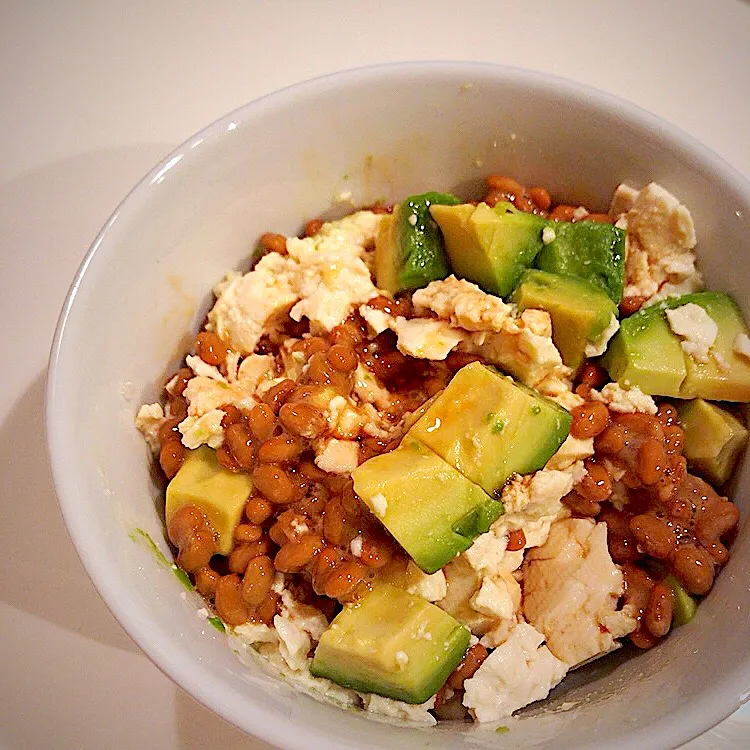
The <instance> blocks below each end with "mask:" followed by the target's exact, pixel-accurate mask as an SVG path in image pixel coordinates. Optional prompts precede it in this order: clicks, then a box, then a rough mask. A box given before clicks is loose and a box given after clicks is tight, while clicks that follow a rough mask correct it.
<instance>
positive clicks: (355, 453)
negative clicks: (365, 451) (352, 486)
mask: <svg viewBox="0 0 750 750" xmlns="http://www.w3.org/2000/svg"><path fill="white" fill-rule="evenodd" d="M358 463H359V443H357V442H356V440H338V439H336V438H330V439H329V440H325V441H324V442H323V445H322V447H321V448H320V450H319V449H318V447H316V450H315V465H316V466H317V467H318V468H319V469H322V470H323V471H327V472H328V473H329V474H351V472H353V471H354V470H355V469H356V468H357V464H358Z"/></svg>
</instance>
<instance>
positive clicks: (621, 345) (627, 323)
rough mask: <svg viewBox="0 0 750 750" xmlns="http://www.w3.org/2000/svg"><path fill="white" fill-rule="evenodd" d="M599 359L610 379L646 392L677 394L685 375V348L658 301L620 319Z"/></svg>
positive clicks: (664, 394) (676, 395)
mask: <svg viewBox="0 0 750 750" xmlns="http://www.w3.org/2000/svg"><path fill="white" fill-rule="evenodd" d="M601 363H602V364H603V365H604V367H605V368H606V369H607V372H609V376H610V377H611V378H612V380H616V381H618V382H619V383H621V384H623V385H627V386H638V388H640V389H641V390H642V391H643V392H644V393H648V394H649V395H659V396H673V397H679V396H680V388H681V386H682V383H683V381H684V380H685V376H686V375H687V368H686V366H685V357H684V352H683V351H682V347H681V346H680V342H679V339H678V338H677V337H676V336H675V335H674V334H673V333H672V330H671V329H670V327H669V323H667V319H666V317H665V315H664V309H663V306H662V305H661V304H657V305H652V306H651V307H646V308H644V309H642V310H639V311H638V312H637V313H635V314H634V315H631V316H630V317H629V318H625V319H624V320H622V321H621V322H620V330H619V331H618V332H617V333H616V334H615V335H614V337H613V338H612V340H611V341H610V343H609V346H608V347H607V351H606V352H605V354H604V356H603V357H602V358H601Z"/></svg>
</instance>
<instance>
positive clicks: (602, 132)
mask: <svg viewBox="0 0 750 750" xmlns="http://www.w3.org/2000/svg"><path fill="white" fill-rule="evenodd" d="M492 172H496V173H497V172H500V173H503V174H509V175H513V176H516V177H518V178H519V179H520V180H521V181H522V182H524V183H526V184H541V185H545V186H547V187H548V188H549V189H550V190H551V192H553V193H557V194H558V195H562V196H564V197H565V198H566V199H567V200H568V202H576V201H580V202H582V203H585V204H587V205H590V206H593V207H597V208H599V209H601V210H603V209H606V205H607V201H608V198H609V196H610V195H611V193H612V190H613V188H614V187H615V186H616V185H617V184H618V183H619V182H620V181H627V182H629V183H631V184H633V185H636V186H639V185H642V184H645V183H646V182H648V181H650V180H656V181H658V182H660V183H661V184H663V185H664V186H665V187H667V188H668V189H669V190H671V191H672V192H673V193H674V194H675V195H677V196H678V197H679V198H680V199H681V200H682V201H683V202H685V203H686V204H687V205H688V206H689V207H690V208H691V210H692V213H693V216H694V219H695V223H696V226H697V231H698V235H699V251H700V262H701V265H702V268H703V269H704V271H705V274H706V277H707V279H708V281H709V283H710V285H711V286H712V287H715V288H719V289H725V290H728V291H729V292H731V293H733V294H734V295H735V296H736V298H737V299H738V300H739V302H740V304H742V305H743V307H744V309H745V311H746V313H747V312H750V296H749V293H750V279H748V275H749V274H750V270H749V268H750V267H749V266H748V265H747V264H746V263H740V262H737V260H736V259H737V258H738V257H739V256H740V254H741V253H743V252H745V251H747V250H748V245H749V244H750V234H749V233H748V217H750V185H749V184H748V182H747V181H746V180H744V179H743V178H742V177H741V176H740V175H739V174H737V173H736V172H735V171H733V170H732V169H731V168H730V167H729V166H728V165H727V164H726V163H724V162H723V161H721V160H720V159H719V158H718V157H717V156H715V155H714V154H713V153H711V152H709V151H708V150H707V149H705V148H703V147H702V146H700V145H699V144H697V143H696V142H695V141H693V140H692V139H691V138H689V137H687V136H686V135H684V134H682V133H681V132H679V131H678V130H676V129H675V128H673V127H671V126H669V125H667V124H665V123H663V122H661V121H659V120H658V119H656V118H654V117H653V116H651V115H649V114H647V113H646V112H643V111H641V110H639V109H637V108H636V107H633V106H631V105H628V104H626V103H624V102H622V101H619V100H617V99H615V98H613V97H611V96H608V95H605V94H603V93H600V92H598V91H593V90H591V89H586V88H582V87H581V86H578V85H574V84H571V83H568V82H566V81H563V80H560V79H556V78H552V77H549V76H546V75H540V74H537V73H531V72H527V71H521V70H514V69H509V68H502V67H495V66H489V65H477V64H463V63H416V64H405V65H386V66H381V67H374V68H368V69H363V70H355V71H350V72H344V73H340V74H336V75H332V76H328V77H325V78H320V79H317V80H313V81H310V82H307V83H302V84H299V85H296V86H292V87H291V88H288V89H285V90H283V91H280V92H278V93H275V94H272V95H270V96H267V97H265V98H263V99H260V100H258V101H256V102H253V103H251V104H249V105H247V106H245V107H243V108H241V109H239V110H237V111H236V112H234V113H232V114H230V115H228V116H227V117H225V118H223V119H221V120H219V121H218V122H216V123H214V124H213V125H211V126H209V127H208V128H206V129H205V130H203V131H202V132H200V133H199V134H197V135H196V136H195V137H193V138H191V139H190V140H189V141H187V142H186V143H185V144H184V145H182V146H181V147H179V148H178V149H177V150H176V151H174V152H173V153H172V154H171V155H170V156H169V157H167V158H166V159H165V160H164V162H163V163H161V164H160V165H158V166H157V167H156V168H155V169H154V170H153V171H152V172H151V173H150V174H148V175H147V176H146V177H145V178H144V179H143V180H142V181H141V182H140V183H139V184H138V186H137V187H136V188H135V189H134V190H133V191H132V192H131V193H130V195H129V196H128V197H127V198H126V199H125V200H124V201H123V203H122V204H121V205H120V207H119V208H118V209H117V210H116V211H115V213H114V214H113V215H112V217H111V218H110V220H109V221H108V222H107V224H106V226H105V227H104V229H103V230H102V232H101V234H100V235H99V236H98V238H97V239H96V241H95V243H94V245H93V247H92V248H91V250H90V252H89V254H88V255H87V256H86V259H85V261H84V263H83V265H82V266H81V269H80V271H79V272H78V275H77V276H76V279H75V281H74V282H73V285H72V287H71V290H70V294H69V296H68V299H67V301H66V303H65V307H64V309H63V311H62V315H61V318H60V322H59V326H58V329H57V335H56V337H55V342H54V347H53V350H52V357H51V363H50V373H49V388H48V402H47V428H48V438H49V450H50V457H51V461H52V468H53V472H54V478H55V483H56V486H57V491H58V493H59V497H60V502H61V504H62V508H63V512H64V515H65V520H66V522H67V525H68V528H69V530H70V534H71V536H72V538H73V541H74V543H75V545H76V547H77V549H78V552H79V554H80V556H81V558H82V560H83V563H84V565H85V566H86V569H87V570H88V572H89V575H90V576H91V578H92V580H93V581H94V583H95V585H96V587H97V588H98V590H99V592H100V593H101V595H102V597H103V598H104V600H105V601H106V602H107V604H108V605H109V607H110V608H111V610H112V611H113V613H114V614H115V616H116V617H117V619H118V620H119V621H120V623H121V624H122V625H123V626H124V627H125V629H126V630H127V631H128V633H129V634H130V635H131V636H132V637H133V639H134V640H135V641H136V642H137V643H138V644H139V645H140V646H141V648H143V650H144V651H145V652H146V653H147V654H148V655H149V656H150V657H151V659H153V661H154V662H155V663H156V664H157V665H158V666H159V667H160V668H161V669H162V670H163V671H164V672H166V673H167V674H168V675H169V676H170V677H172V678H173V679H174V680H175V681H176V682H177V683H179V684H180V685H181V686H182V687H183V688H184V689H185V690H187V691H188V692H189V693H191V694H192V695H193V696H195V697H196V698H197V699H198V700H199V701H201V702H202V703H203V704H205V705H206V706H208V707H210V708H211V709H213V710H214V711H216V712H217V713H219V714H221V715H222V716H224V717H225V718H226V719H228V720H229V721H231V722H232V723H234V724H236V725H237V726H239V727H241V728H243V729H245V730H247V731H248V732H250V733H252V734H255V735H257V736H259V737H262V738H264V739H266V740H268V741H270V742H272V743H274V744H277V745H280V746H283V747H289V748H310V747H327V748H343V747H359V748H382V747H389V748H393V749H394V750H395V749H397V748H420V747H427V746H428V745H429V746H430V747H431V748H468V747H480V748H481V747H487V748H493V750H497V748H502V747H519V746H525V747H540V746H546V745H547V743H553V744H554V746H555V747H556V748H557V750H563V749H564V748H573V747H575V748H589V747H591V748H594V747H596V748H597V749H598V748H601V747H606V748H641V749H645V748H666V747H675V746H677V745H679V744H681V743H682V742H685V741H687V740H688V739H690V738H692V737H694V736H696V735H698V734H699V733H701V732H703V731H704V730H706V729H708V728H709V727H711V726H712V725H714V724H716V723H717V722H719V721H720V720H721V719H723V718H724V717H726V716H727V715H729V714H730V713H731V712H732V711H734V710H735V709H736V708H737V707H738V706H739V705H740V704H741V703H742V701H743V700H744V699H745V698H746V697H747V695H748V692H749V691H750V655H749V654H750V652H749V651H748V645H747V644H748V636H750V627H749V622H750V620H749V619H748V608H749V607H750V593H749V590H750V587H749V586H748V581H749V580H750V543H748V541H749V540H748V538H747V536H748V528H747V523H743V527H742V530H741V532H740V534H739V538H738V539H737V542H736V544H735V547H734V554H733V558H732V560H731V562H730V563H729V565H728V566H727V568H726V569H725V570H724V572H723V573H722V575H721V576H720V578H719V580H718V583H717V585H716V586H715V588H714V590H713V591H712V592H711V594H710V596H709V597H708V599H707V601H706V602H704V603H703V604H702V605H701V607H700V609H699V611H698V615H697V617H696V618H695V620H694V621H693V622H691V623H690V624H689V625H687V626H685V627H682V628H680V629H679V630H678V631H676V632H675V633H674V634H673V635H671V636H670V637H669V638H668V639H667V641H666V642H665V643H664V644H662V645H661V646H659V647H658V648H656V649H654V650H652V651H650V652H647V653H644V654H642V655H640V656H639V657H638V658H635V659H632V660H629V661H626V662H624V663H620V662H618V661H616V660H612V659H609V660H603V661H601V662H599V663H597V664H596V665H594V666H593V667H591V668H589V669H588V670H584V671H583V672H579V673H574V674H572V675H570V676H569V677H568V678H567V680H566V682H564V683H563V685H564V687H561V688H560V689H558V690H557V691H556V692H555V693H554V694H553V697H552V699H551V700H550V701H549V702H548V703H547V704H541V705H540V706H539V707H537V708H532V709H531V710H527V711H526V712H525V713H524V714H523V715H522V716H521V717H518V718H514V719H510V720H508V721H507V722H506V723H507V724H508V726H509V727H510V728H511V732H510V733H509V734H506V735H498V734H496V733H495V732H493V731H491V730H490V731H487V730H486V729H485V728H483V727H477V726H465V725H461V726H445V727H440V728H436V729H418V728H413V727H393V726H389V725H385V724H381V723H375V722H373V721H372V720H370V719H368V718H367V717H366V716H364V715H361V714H359V713H356V712H347V711H343V710H341V709H338V708H336V707H334V706H331V705H327V704H323V703H320V702H318V701H316V700H314V699H312V698H309V697H306V696H304V695H301V694H298V693H297V692H295V690H294V689H293V688H292V687H289V686H288V685H287V684H285V683H283V682H281V681H279V680H276V679H274V678H271V677H268V676H266V675H265V674H263V673H262V671H261V670H260V669H248V668H246V667H245V666H243V665H242V664H240V663H239V661H237V660H236V658H235V657H234V655H233V654H232V653H231V652H230V651H229V649H228V648H227V646H226V643H225V640H224V637H223V636H222V635H221V634H219V633H217V632H216V631H214V630H213V629H212V628H211V627H210V626H207V625H206V623H205V621H202V620H200V619H199V618H198V617H196V614H195V611H196V608H197V602H196V601H195V600H193V599H192V598H191V597H187V599H184V598H183V597H182V596H181V594H182V592H183V589H182V588H181V586H180V584H179V582H178V581H177V580H176V578H175V577H174V576H173V575H172V573H171V572H170V571H169V570H168V569H165V568H164V567H161V566H160V565H159V564H158V563H157V561H156V559H155V557H154V555H153V553H152V552H151V551H149V550H148V549H147V548H146V547H145V546H144V545H142V544H139V543H137V542H134V541H133V540H132V539H131V536H130V534H131V531H132V529H133V528H134V527H138V528H142V529H144V530H146V531H147V532H148V533H149V534H150V535H151V536H152V537H153V539H154V540H156V542H157V544H158V546H159V547H160V548H161V549H162V550H163V551H164V553H165V554H167V555H168V554H169V548H168V546H167V544H166V543H165V540H164V533H163V528H162V511H161V508H160V497H159V490H158V487H157V485H156V484H155V483H154V482H153V480H152V473H151V471H150V468H149V465H150V456H149V454H148V451H147V449H146V446H145V445H144V442H143V440H142V438H141V436H140V435H139V434H138V433H137V432H136V430H135V428H134V427H133V418H134V415H135V412H136V410H137V407H138V405H139V404H140V403H142V402H144V401H151V400H154V399H155V398H157V396H158V394H159V390H160V389H159V384H160V383H161V382H163V378H164V376H165V374H166V373H168V372H169V371H170V370H171V369H173V368H175V367H176V366H177V365H178V364H179V361H180V359H181V357H182V355H183V353H184V352H185V351H186V348H187V346H188V345H189V342H190V340H191V337H192V335H194V333H195V331H196V330H197V327H198V326H199V325H200V322H201V321H202V319H203V316H204V315H205V312H206V310H207V308H208V305H209V304H210V300H211V295H210V290H211V287H212V285H213V283H214V282H216V281H217V280H218V279H220V278H221V277H222V275H223V274H224V273H225V272H226V271H227V270H228V269H231V268H239V267H243V266H245V265H246V262H247V257H248V252H249V250H250V249H251V247H252V246H253V244H254V242H255V240H256V239H257V237H258V236H259V235H260V234H261V233H262V232H264V231H268V230H272V231H279V232H285V233H292V234H294V233H296V232H298V231H300V229H301V226H302V222H303V220H305V219H307V218H311V217H316V216H319V215H321V214H323V213H336V212H337V211H338V212H339V213H343V208H342V206H341V205H337V200H338V199H339V198H340V197H341V194H342V193H344V194H346V193H349V194H351V199H352V201H353V202H354V203H355V204H358V205H364V204H368V203H370V202H372V201H374V200H376V199H384V200H396V199H400V198H403V197H404V196H406V195H408V194H410V193H415V192H420V191H423V190H427V189H438V190H448V191H454V192H458V193H459V194H464V195H469V194H472V193H473V194H477V193H478V191H479V189H480V186H481V180H482V177H483V176H484V175H486V174H489V173H492ZM748 480H749V478H748V470H747V466H746V467H745V470H743V471H742V472H741V475H740V476H739V479H738V482H737V492H736V497H737V501H738V504H739V505H740V509H741V511H742V514H743V518H744V519H747V517H748V515H749V514H750V504H749V503H748V497H749V496H750V491H749V490H750V486H749V481H748Z"/></svg>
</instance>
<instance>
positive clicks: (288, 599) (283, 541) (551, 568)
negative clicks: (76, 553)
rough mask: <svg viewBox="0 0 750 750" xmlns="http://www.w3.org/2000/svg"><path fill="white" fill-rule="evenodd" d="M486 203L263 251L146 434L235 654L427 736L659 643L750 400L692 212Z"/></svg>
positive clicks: (272, 240)
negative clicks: (586, 667) (608, 658)
mask: <svg viewBox="0 0 750 750" xmlns="http://www.w3.org/2000/svg"><path fill="white" fill-rule="evenodd" d="M487 185H488V192H487V193H486V194H485V195H484V196H481V197H479V200H477V201H475V202H463V201H461V200H459V199H458V198H456V197H455V196H452V195H449V194H443V193H426V194H420V195H416V196H411V197H409V198H407V199H406V200H404V201H403V202H402V203H399V204H397V205H395V206H388V207H384V206H375V207H371V208H369V209H365V210H359V211H354V212H353V213H351V214H350V215H348V216H346V217H344V218H343V219H340V220H338V221H332V222H322V221H318V220H314V221H311V222H308V224H307V225H306V226H305V231H304V235H303V236H302V237H284V236H282V235H277V234H271V233H269V234H265V235H263V237H261V240H260V246H261V249H262V253H263V254H262V257H261V258H260V259H259V260H258V261H257V263H255V265H254V266H253V268H252V270H250V271H249V272H248V273H246V274H244V275H240V274H230V275H229V276H228V277H227V278H226V279H225V280H223V281H222V282H220V283H219V284H218V285H217V286H216V288H215V290H214V291H215V294H216V302H215V304H214V306H213V308H212V309H211V311H210V313H209V315H208V319H207V322H206V324H205V326H204V327H203V329H202V330H201V332H200V333H199V334H198V336H197V339H196V343H195V351H194V353H192V354H188V355H187V356H186V358H185V366H184V367H182V368H181V369H180V370H179V371H178V372H177V373H175V374H174V376H173V377H171V378H170V380H169V382H168V383H167V385H166V389H165V401H164V403H163V404H162V403H155V404H147V405H144V406H143V407H142V408H141V410H140V411H139V413H138V417H137V426H138V427H139V429H140V430H141V431H142V432H143V434H144V435H145V437H146V439H147V440H148V442H149V444H150V445H151V447H152V449H153V450H154V453H155V454H158V457H159V459H158V460H159V464H160V466H161V469H162V471H163V472H164V474H165V477H166V479H167V481H168V484H167V488H166V493H165V515H166V525H167V533H168V536H169V539H170V541H171V542H172V543H173V544H174V546H175V548H176V549H177V553H178V554H177V564H178V565H179V566H180V568H181V569H182V570H184V571H185V572H186V573H187V574H188V575H189V576H190V577H191V580H192V582H193V583H194V585H195V587H196V589H197V590H198V592H199V593H200V594H201V595H203V597H204V598H205V599H206V603H207V608H206V609H205V612H206V613H209V612H215V613H216V617H218V618H219V619H220V621H221V622H222V623H223V624H224V627H226V628H227V630H228V631H229V633H230V637H231V640H232V645H233V647H234V648H235V649H236V650H237V651H238V652H240V653H241V654H242V655H248V654H250V653H251V652H253V653H254V652H258V653H260V654H261V655H262V656H264V657H265V658H267V659H268V660H269V661H270V662H271V663H273V664H275V665H277V666H278V667H279V668H280V669H281V670H283V671H284V672H285V673H286V674H290V675H291V676H292V677H294V678H295V679H296V681H297V682H298V684H300V685H301V686H303V687H304V688H305V689H307V690H310V691H312V692H316V693H318V694H322V695H326V696H328V697H329V698H331V699H333V700H336V701H338V702H340V703H344V704H346V705H352V706H363V707H364V708H366V709H367V710H368V711H370V712H373V713H380V714H385V715H389V716H395V717H403V718H410V719H414V720H417V721H423V722H425V723H434V722H435V721H436V720H440V719H449V718H472V719H474V720H476V721H480V722H483V721H496V720H499V719H502V718H503V717H505V716H508V715H510V714H512V713H513V712H514V711H516V710H518V709H519V708H522V707H523V706H525V705H527V704H529V703H531V702H533V701H536V700H540V699H543V698H545V697H546V696H547V695H548V693H549V691H550V690H551V689H552V688H553V687H554V686H555V685H556V684H558V683H559V682H560V681H561V680H562V679H563V678H564V676H565V675H566V674H567V673H568V672H569V671H570V670H571V669H573V668H575V667H577V666H579V665H580V664H583V663H585V662H587V661H589V660H591V659H594V658H597V657H599V656H602V655H604V654H606V653H609V652H610V651H612V650H614V649H616V648H618V647H619V646H620V645H621V643H622V641H623V640H624V639H627V640H629V641H631V642H632V643H633V644H634V645H635V646H636V647H639V648H641V649H646V648H650V647H652V646H654V645H656V644H657V643H658V642H659V640H661V639H662V638H664V637H666V636H667V635H668V633H669V631H670V629H671V628H673V627H676V626H679V625H681V624H684V623H685V622H687V621H689V620H690V619H691V618H692V616H693V614H694V612H695V608H696V605H697V602H698V601H699V599H700V598H701V597H703V596H705V595H706V594H707V593H708V592H709V591H710V589H711V588H712V585H713V582H714V578H715V575H716V574H717V573H718V571H719V570H720V568H721V567H722V566H723V565H724V564H725V563H726V562H727V559H728V556H729V551H728V549H727V545H728V544H729V541H730V540H731V537H732V534H733V533H734V532H735V530H736V528H737V524H738V520H739V513H738V511H737V509H736V506H735V505H734V504H733V503H732V502H731V501H730V500H729V499H727V498H725V497H724V496H722V495H721V494H720V492H717V490H716V489H715V488H719V489H720V488H721V486H722V485H723V484H724V483H725V482H726V481H727V479H728V478H729V476H730V475H731V472H732V468H733V465H734V463H735V461H736V459H737V457H738V456H739V454H740V453H741V452H742V450H743V449H744V446H745V443H746V440H747V432H746V430H745V428H744V426H743V424H742V420H741V417H740V415H739V414H738V413H737V412H736V411H734V410H733V409H732V408H731V407H729V408H728V407H727V404H721V405H719V404H717V403H716V402H730V403H739V402H745V401H748V400H750V339H748V335H747V334H748V331H747V326H746V325H745V322H744V320H743V318H742V315H741V313H740V312H739V310H738V308H737V306H736V305H735V304H734V302H733V301H732V299H731V298H730V297H729V296H728V295H725V294H722V293H718V292H710V291H700V290H701V289H702V279H701V276H700V274H699V272H698V271H697V269H696V267H695V261H696V256H695V252H694V248H695V245H696V240H695V232H694V228H693V223H692V218H691V216H690V213H689V211H688V210H687V209H686V208H685V207H684V206H683V205H681V204H680V202H679V201H678V200H677V199H676V198H674V197H673V196H672V195H670V194H669V193H668V192H667V191H666V190H665V189H664V188H661V187H660V186H658V185H655V184H653V183H652V184H650V185H647V186H645V187H643V188H642V189H640V190H635V189H633V188H630V187H628V186H626V185H621V186H620V187H619V188H618V189H617V190H616V192H615V195H614V197H613V200H612V204H611V207H610V210H609V212H608V213H607V214H591V213H590V212H589V211H588V210H587V209H586V208H584V207H582V206H572V205H565V204H557V205H555V204H553V202H552V199H551V197H550V195H549V193H548V192H547V191H546V190H544V189H543V188H536V187H534V188H530V189H526V188H525V187H524V186H522V185H520V184H519V183H517V182H516V181H515V180H511V179H509V178H504V177H497V176H491V177H489V178H488V179H487ZM701 477H703V478H701ZM706 480H707V481H706Z"/></svg>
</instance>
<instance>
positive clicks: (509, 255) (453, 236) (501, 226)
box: [430, 203, 546, 297]
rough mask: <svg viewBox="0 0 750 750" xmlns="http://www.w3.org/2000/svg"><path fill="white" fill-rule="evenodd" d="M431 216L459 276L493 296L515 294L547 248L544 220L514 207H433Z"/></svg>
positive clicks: (483, 205) (499, 205) (504, 204)
mask: <svg viewBox="0 0 750 750" xmlns="http://www.w3.org/2000/svg"><path fill="white" fill-rule="evenodd" d="M430 213H431V214H432V216H433V218H434V219H435V221H437V223H438V224H439V225H440V229H441V230H442V232H443V237H444V238H445V249H446V251H447V253H448V259H449V261H450V265H451V268H452V269H453V271H454V273H455V274H456V275H457V276H458V277H459V278H462V279H468V280H469V281H473V282H474V283H475V284H477V285H479V286H480V287H481V288H482V289H483V290H484V291H485V292H488V293H489V294H496V295H498V296H500V297H505V296H506V295H508V294H510V293H511V292H512V291H513V289H514V287H515V286H516V284H517V283H518V279H519V278H520V276H521V274H522V273H523V271H524V270H525V269H526V268H528V267H529V266H530V265H531V263H532V261H533V260H534V258H535V257H536V255H537V253H538V252H539V251H540V250H541V249H542V229H543V228H544V226H545V225H546V222H545V220H544V219H543V218H541V217H540V216H535V215H534V214H530V213H525V212H523V211H518V210H517V209H515V208H514V207H513V206H512V205H511V204H510V203H498V204H497V205H496V206H495V207H494V208H490V207H489V206H488V205H487V204H486V203H480V204H479V205H478V206H476V207H475V206H472V205H469V204H462V205H459V206H432V208H431V209H430Z"/></svg>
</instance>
